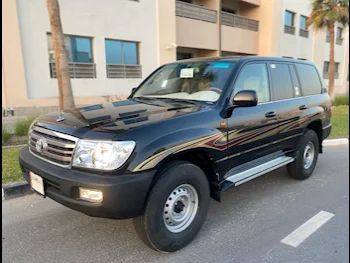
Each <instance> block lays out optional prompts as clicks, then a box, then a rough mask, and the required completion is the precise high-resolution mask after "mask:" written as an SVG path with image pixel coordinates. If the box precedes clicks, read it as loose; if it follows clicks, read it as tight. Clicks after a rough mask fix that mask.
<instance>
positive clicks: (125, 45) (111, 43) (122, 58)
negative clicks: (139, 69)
mask: <svg viewBox="0 0 350 263" xmlns="http://www.w3.org/2000/svg"><path fill="white" fill-rule="evenodd" d="M105 49H106V63H107V64H117V65H137V64H138V46H137V43H135V42H125V41H117V40H105Z"/></svg>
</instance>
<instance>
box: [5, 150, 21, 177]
mask: <svg viewBox="0 0 350 263" xmlns="http://www.w3.org/2000/svg"><path fill="white" fill-rule="evenodd" d="M20 150H21V147H18V148H10V149H3V150H2V183H3V184H6V183H12V182H18V181H23V180H24V178H23V176H22V171H21V168H20V167H19V163H18V153H19V151H20Z"/></svg>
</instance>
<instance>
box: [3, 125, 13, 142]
mask: <svg viewBox="0 0 350 263" xmlns="http://www.w3.org/2000/svg"><path fill="white" fill-rule="evenodd" d="M10 138H11V133H10V132H9V130H8V128H7V127H6V125H4V124H3V125H2V143H7V142H8V141H9V140H10Z"/></svg>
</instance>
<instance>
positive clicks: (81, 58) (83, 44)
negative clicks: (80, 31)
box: [71, 37, 92, 63]
mask: <svg viewBox="0 0 350 263" xmlns="http://www.w3.org/2000/svg"><path fill="white" fill-rule="evenodd" d="M71 53H72V62H81V63H91V62H92V52H91V39H89V38H82V37H71Z"/></svg>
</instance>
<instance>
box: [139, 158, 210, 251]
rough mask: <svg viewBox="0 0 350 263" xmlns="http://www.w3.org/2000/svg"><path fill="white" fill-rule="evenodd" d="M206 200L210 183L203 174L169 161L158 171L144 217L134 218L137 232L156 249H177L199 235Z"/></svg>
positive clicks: (190, 167)
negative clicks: (157, 177)
mask: <svg viewBox="0 0 350 263" xmlns="http://www.w3.org/2000/svg"><path fill="white" fill-rule="evenodd" d="M209 200H210V191H209V183H208V180H207V178H206V176H205V174H204V172H203V171H202V170H201V169H200V168H199V167H197V166H195V165H193V164H191V163H188V162H183V161H176V162H172V163H170V164H168V165H167V166H166V167H165V168H164V169H162V171H161V172H160V174H159V179H158V181H157V182H156V184H155V185H154V187H153V188H152V190H151V193H150V195H149V198H148V201H147V204H146V209H145V212H144V214H143V215H142V216H139V217H137V218H135V219H134V225H135V229H136V232H137V234H138V236H139V237H140V238H141V240H142V241H143V242H144V243H145V244H146V245H148V246H149V247H151V248H153V249H155V250H158V251H161V252H174V251H176V250H179V249H181V248H183V247H185V246H186V245H187V244H189V243H190V242H191V241H192V240H193V239H194V238H195V236H196V235H197V234H198V232H199V230H200V229H201V227H202V225H203V223H204V221H205V218H206V215H207V212H208V207H209Z"/></svg>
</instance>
